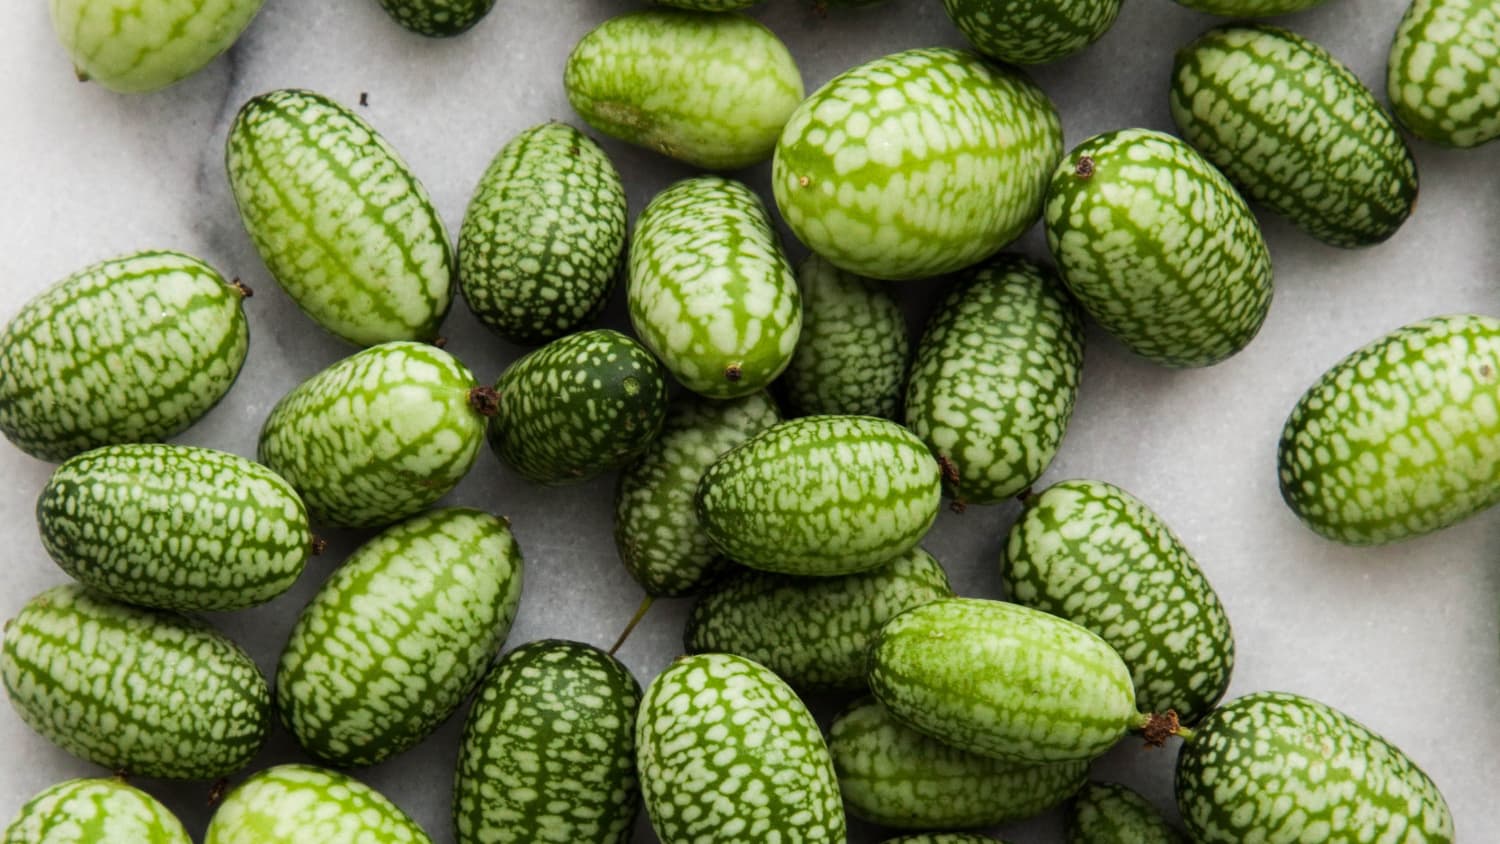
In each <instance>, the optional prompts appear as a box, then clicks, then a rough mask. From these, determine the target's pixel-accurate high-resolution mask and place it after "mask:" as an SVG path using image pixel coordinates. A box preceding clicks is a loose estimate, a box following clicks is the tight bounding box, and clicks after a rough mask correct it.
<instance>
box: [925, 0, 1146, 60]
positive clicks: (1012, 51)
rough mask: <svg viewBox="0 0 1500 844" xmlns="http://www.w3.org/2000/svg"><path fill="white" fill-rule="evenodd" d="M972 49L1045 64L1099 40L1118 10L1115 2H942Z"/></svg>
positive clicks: (1077, 0) (1000, 57)
mask: <svg viewBox="0 0 1500 844" xmlns="http://www.w3.org/2000/svg"><path fill="white" fill-rule="evenodd" d="M943 5H944V6H945V7H946V8H947V10H948V17H949V18H950V19H951V20H952V21H953V25H954V26H956V27H958V31H959V32H962V33H963V34H964V37H965V38H967V39H969V43H970V44H973V45H974V49H976V50H978V51H979V52H981V53H983V54H985V55H986V56H989V57H991V58H994V59H999V60H1000V61H1002V62H1011V63H1014V64H1044V63H1046V62H1054V61H1057V60H1058V59H1061V58H1066V57H1068V56H1071V55H1073V54H1074V53H1077V52H1079V51H1080V50H1082V49H1083V48H1085V47H1087V46H1088V45H1090V44H1092V43H1094V42H1095V41H1098V40H1099V39H1100V38H1101V37H1102V36H1103V35H1104V33H1106V32H1108V31H1109V28H1110V27H1111V26H1113V25H1114V22H1115V18H1116V17H1118V16H1119V14H1120V0H1024V2H1020V3H1015V2H1002V0H943Z"/></svg>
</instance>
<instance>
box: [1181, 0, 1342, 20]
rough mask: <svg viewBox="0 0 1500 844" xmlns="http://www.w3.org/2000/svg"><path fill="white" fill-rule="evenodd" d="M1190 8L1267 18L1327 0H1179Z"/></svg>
mask: <svg viewBox="0 0 1500 844" xmlns="http://www.w3.org/2000/svg"><path fill="white" fill-rule="evenodd" d="M1177 2H1178V3H1180V4H1182V5H1184V6H1186V7H1188V8H1189V9H1197V10H1198V11H1200V12H1208V13H1209V14H1211V15H1218V16H1220V17H1224V18H1266V17H1271V16H1272V15H1285V14H1289V13H1291V12H1300V11H1302V10H1303V9H1311V8H1312V7H1313V6H1317V5H1319V4H1321V3H1325V2H1327V0H1177Z"/></svg>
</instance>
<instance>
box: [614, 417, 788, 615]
mask: <svg viewBox="0 0 1500 844" xmlns="http://www.w3.org/2000/svg"><path fill="white" fill-rule="evenodd" d="M780 421H781V411H779V410H778V409H777V408H776V403H775V402H773V401H772V400H771V397H770V396H768V395H766V394H765V393H764V392H759V393H751V394H750V395H748V396H744V397H742V398H738V399H729V400H727V401H713V400H710V399H705V398H703V397H701V396H697V395H694V394H692V393H684V394H683V395H681V396H679V397H677V398H676V399H673V400H672V403H671V404H670V405H669V406H668V408H667V418H666V423H665V424H664V425H663V426H662V431H661V436H659V437H657V438H656V439H655V440H654V441H653V442H652V443H651V445H650V446H648V447H647V448H646V451H645V452H644V453H643V454H641V456H640V459H638V460H636V461H635V462H634V463H632V464H630V465H629V466H628V467H626V468H625V469H624V470H622V471H621V472H620V478H619V482H618V483H617V484H616V486H615V548H616V549H618V551H619V552H620V560H621V562H623V563H624V564H625V569H626V570H627V571H629V572H630V576H631V577H633V578H635V581H636V582H637V583H639V584H640V585H641V587H642V588H643V589H645V590H646V593H647V594H648V595H653V596H656V597H680V596H683V595H690V594H692V593H694V592H696V591H698V590H699V589H700V588H702V586H703V584H704V583H705V582H706V581H707V580H708V579H709V578H710V577H712V576H713V575H714V574H715V573H716V572H717V571H718V570H719V569H720V568H722V566H723V564H724V558H723V557H722V556H721V555H720V554H719V549H717V548H715V547H714V544H713V542H712V541H710V540H709V538H708V534H706V533H704V532H703V528H702V527H701V526H699V524H698V512H697V509H696V505H695V503H694V496H695V495H696V494H697V491H698V481H699V480H700V479H701V478H702V477H703V473H704V471H706V470H707V469H708V467H709V466H710V465H712V464H713V462H714V461H715V460H718V459H719V457H720V456H722V455H723V454H724V453H725V452H727V451H729V450H730V449H732V448H734V447H735V446H737V445H739V444H740V443H742V442H744V441H745V440H748V439H750V438H751V437H752V436H754V435H756V434H758V433H760V432H761V431H764V430H765V429H767V428H769V427H771V426H772V425H775V424H776V423H777V422H780Z"/></svg>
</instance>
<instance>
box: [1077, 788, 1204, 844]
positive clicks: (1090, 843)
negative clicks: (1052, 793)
mask: <svg viewBox="0 0 1500 844" xmlns="http://www.w3.org/2000/svg"><path fill="white" fill-rule="evenodd" d="M1068 844H1188V841H1187V839H1186V838H1184V837H1183V835H1182V833H1180V832H1178V831H1177V830H1176V829H1174V828H1173V827H1172V826H1171V825H1170V824H1168V823H1167V821H1166V819H1165V818H1163V817H1162V816H1161V813H1160V812H1158V811H1157V810H1156V807H1155V806H1152V805H1151V804H1150V803H1149V802H1147V800H1146V798H1144V797H1142V796H1140V795H1139V794H1136V793H1135V792H1134V791H1131V790H1130V789H1128V788H1126V787H1125V786H1123V785H1117V784H1115V783H1103V782H1091V783H1089V784H1088V785H1085V786H1084V787H1083V790H1081V791H1079V792H1078V795H1077V796H1076V797H1074V798H1073V800H1072V801H1071V802H1070V803H1069V804H1068Z"/></svg>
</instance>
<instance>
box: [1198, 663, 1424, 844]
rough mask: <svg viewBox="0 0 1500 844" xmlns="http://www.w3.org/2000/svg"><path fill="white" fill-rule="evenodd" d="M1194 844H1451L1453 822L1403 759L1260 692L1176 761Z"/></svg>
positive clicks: (1218, 720) (1204, 730)
mask: <svg viewBox="0 0 1500 844" xmlns="http://www.w3.org/2000/svg"><path fill="white" fill-rule="evenodd" d="M1177 807H1178V809H1179V810H1181V812H1182V819H1183V822H1184V823H1185V824H1187V828H1188V832H1189V833H1191V835H1192V838H1193V840H1194V841H1195V842H1198V844H1244V843H1245V842H1254V841H1266V842H1270V841H1316V842H1319V844H1366V842H1375V841H1380V842H1395V844H1452V842H1453V841H1454V833H1453V815H1452V814H1451V813H1450V812H1449V810H1448V804H1447V803H1446V802H1444V800H1443V795H1442V794H1441V793H1439V792H1438V789H1437V786H1436V785H1435V784H1434V783H1433V782H1432V780H1431V779H1429V778H1428V777H1427V774H1425V773H1423V772H1422V769H1421V768H1418V767H1417V765H1416V763H1414V762H1413V761H1412V760H1411V759H1410V758H1409V757H1407V755H1406V754H1405V753H1402V752H1401V750H1400V749H1399V748H1397V747H1395V746H1394V745H1392V744H1390V743H1389V742H1387V741H1386V740H1385V739H1383V738H1381V737H1380V736H1379V735H1377V734H1375V733H1373V732H1371V731H1370V730H1369V728H1367V727H1365V726H1364V725H1363V724H1360V723H1359V722H1358V721H1355V720H1354V719H1353V718H1350V717H1349V716H1347V715H1345V714H1343V713H1342V712H1339V711H1338V710H1336V709H1334V708H1332V707H1330V706H1327V705H1325V704H1321V703H1318V702H1317V701H1314V700H1309V699H1308V698H1305V697H1301V696H1299V695H1293V694H1286V693H1282V692H1257V693H1255V694H1251V695H1246V696H1245V697H1242V698H1239V699H1237V700H1234V701H1232V702H1230V703H1228V704H1226V705H1224V706H1221V707H1219V708H1218V709H1216V710H1214V712H1213V714H1211V715H1209V717H1208V719H1207V720H1205V721H1204V722H1203V724H1202V725H1201V726H1199V727H1198V728H1197V729H1196V730H1195V731H1194V735H1193V738H1192V740H1191V741H1189V742H1187V743H1186V744H1185V745H1184V746H1183V748H1182V753H1181V755H1179V756H1178V757H1177Z"/></svg>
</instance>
